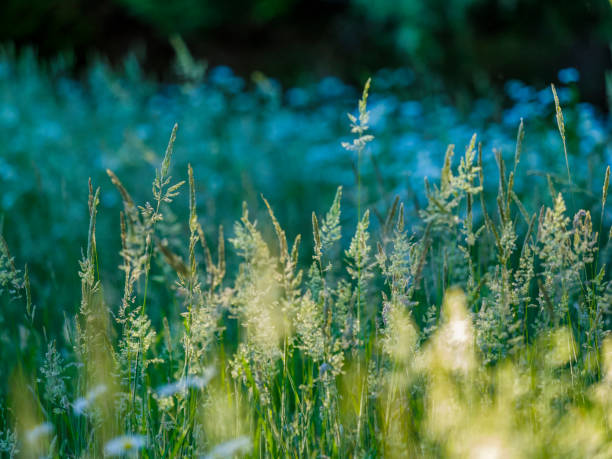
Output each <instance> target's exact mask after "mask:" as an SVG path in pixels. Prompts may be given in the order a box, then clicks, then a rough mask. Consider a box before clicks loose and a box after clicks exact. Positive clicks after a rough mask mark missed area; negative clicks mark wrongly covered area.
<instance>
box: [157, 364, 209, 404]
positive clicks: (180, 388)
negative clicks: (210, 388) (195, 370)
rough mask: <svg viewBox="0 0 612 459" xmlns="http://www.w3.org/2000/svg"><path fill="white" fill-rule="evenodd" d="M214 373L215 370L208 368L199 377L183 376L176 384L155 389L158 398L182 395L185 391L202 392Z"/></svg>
mask: <svg viewBox="0 0 612 459" xmlns="http://www.w3.org/2000/svg"><path fill="white" fill-rule="evenodd" d="M215 373H216V370H215V369H214V368H213V367H208V368H207V369H206V370H205V371H204V373H202V375H201V376H196V375H189V376H185V377H184V378H181V379H179V380H178V381H176V382H173V383H170V384H166V385H164V386H161V387H159V388H158V389H157V395H158V396H159V397H170V396H172V395H174V394H177V393H181V394H184V393H186V392H187V389H199V390H202V389H203V388H204V387H206V385H208V383H209V382H210V380H211V379H212V378H213V377H214V376H215Z"/></svg>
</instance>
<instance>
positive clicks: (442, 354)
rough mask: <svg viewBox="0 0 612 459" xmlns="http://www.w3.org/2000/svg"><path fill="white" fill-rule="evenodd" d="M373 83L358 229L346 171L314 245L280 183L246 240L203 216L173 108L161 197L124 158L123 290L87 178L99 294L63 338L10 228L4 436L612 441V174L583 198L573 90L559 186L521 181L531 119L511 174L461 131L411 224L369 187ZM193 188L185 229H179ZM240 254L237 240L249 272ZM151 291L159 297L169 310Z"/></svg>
mask: <svg viewBox="0 0 612 459" xmlns="http://www.w3.org/2000/svg"><path fill="white" fill-rule="evenodd" d="M368 89H369V83H368V85H366V88H365V90H364V91H363V94H362V97H361V100H360V101H359V105H358V111H357V112H356V113H355V114H354V115H353V114H351V115H349V118H350V122H351V132H352V135H353V138H352V140H349V141H347V142H344V143H343V146H344V148H345V150H346V151H347V153H348V154H350V155H352V156H353V157H354V159H355V164H356V172H357V178H358V182H357V186H356V189H355V190H353V191H352V192H353V193H354V195H355V196H356V198H357V199H356V202H357V205H356V211H355V212H354V215H353V216H351V218H350V219H351V220H352V224H351V225H349V226H351V227H352V228H354V231H352V233H353V234H352V236H351V237H349V238H348V240H346V241H345V242H346V244H344V243H343V234H346V230H344V231H343V229H342V226H343V225H345V223H346V222H347V219H346V218H344V217H343V212H342V209H343V205H342V202H343V191H344V189H343V188H342V187H339V188H338V189H337V191H336V194H335V197H334V199H333V202H332V203H331V206H330V208H329V210H328V211H327V212H325V213H317V212H314V213H312V215H311V216H309V217H310V218H311V221H312V235H309V236H308V239H311V241H312V242H311V247H312V250H310V249H309V250H308V253H307V254H306V255H304V251H300V248H299V247H300V242H301V236H300V235H299V234H298V235H294V234H288V233H287V232H286V231H285V230H284V229H283V222H282V220H281V219H279V218H277V216H276V215H275V213H274V211H273V207H274V202H273V201H270V202H269V201H268V200H267V199H266V198H265V197H263V196H262V197H261V201H262V203H263V206H264V207H265V209H266V210H267V214H268V215H267V221H266V222H261V223H259V222H257V221H256V220H255V219H253V218H252V216H251V214H250V213H249V208H248V205H247V204H244V205H243V210H242V216H241V218H240V220H239V221H238V222H236V223H235V226H234V230H233V236H232V237H231V238H229V240H226V238H225V236H224V230H223V228H222V227H220V228H219V229H218V230H216V231H215V233H216V234H211V231H208V230H205V229H204V226H203V223H202V222H203V221H204V220H205V218H201V217H200V215H199V214H198V206H197V203H198V190H197V188H198V186H197V183H198V182H197V175H196V174H195V172H194V169H193V168H192V167H191V165H188V167H187V171H186V172H187V173H186V180H185V181H181V180H178V181H177V180H174V179H173V178H172V177H171V169H172V160H173V147H174V142H175V138H176V136H177V127H176V126H175V128H174V129H173V131H172V134H171V138H170V142H169V144H168V147H167V149H166V152H165V155H164V157H163V160H162V162H161V165H160V166H159V168H158V169H157V170H156V173H155V179H154V181H153V187H152V192H153V196H152V199H150V198H149V201H146V200H145V201H144V203H142V204H138V201H137V200H136V199H134V198H133V197H132V194H131V190H129V189H128V186H125V185H124V184H123V182H122V177H121V176H120V175H119V174H115V173H114V172H113V171H111V170H110V169H108V170H107V174H108V176H109V177H110V180H111V182H112V183H113V184H114V186H115V187H116V189H117V193H118V195H117V196H119V197H120V199H121V201H122V210H121V212H120V218H119V225H118V226H119V231H118V232H119V235H120V241H121V250H120V257H121V265H120V266H119V269H120V272H121V275H122V277H123V281H122V282H121V284H120V285H115V286H114V290H115V291H119V292H120V294H119V295H111V296H110V297H109V296H108V294H107V292H106V287H105V286H106V285H108V284H107V283H106V281H105V280H104V279H103V278H102V273H103V271H101V270H100V268H99V260H100V255H101V253H102V252H103V251H104V250H105V249H106V247H105V246H104V245H102V244H99V243H98V238H97V236H98V234H99V231H98V228H97V222H98V221H99V209H100V196H101V191H100V188H96V187H95V186H94V185H93V184H92V183H91V181H90V184H89V198H88V215H89V226H88V229H87V228H82V230H83V231H84V233H85V234H86V235H87V239H86V241H87V242H86V245H85V246H84V247H83V250H82V256H81V260H80V265H79V266H80V269H79V273H78V274H79V278H80V284H81V294H80V298H81V301H80V307H79V308H78V311H74V313H73V312H72V311H66V312H65V320H64V324H63V333H62V334H60V335H51V334H50V333H48V330H46V329H45V328H44V327H39V326H37V321H36V319H35V318H36V305H35V304H34V303H33V301H32V293H31V287H30V282H29V275H28V270H27V268H24V269H23V270H20V269H19V268H18V267H17V265H16V263H15V261H14V258H13V257H12V256H11V254H10V252H9V247H8V245H7V244H6V243H5V241H4V240H3V239H2V240H0V254H1V255H0V273H1V274H0V287H1V289H2V295H3V299H6V301H7V302H8V301H9V299H10V301H11V302H12V303H11V305H13V306H12V307H13V308H14V307H15V305H20V306H22V307H23V309H22V310H23V314H22V316H23V317H22V319H21V320H20V322H19V325H18V326H17V327H14V328H13V329H12V330H11V331H9V332H8V333H6V334H5V335H4V336H5V343H6V345H4V343H3V347H2V351H1V353H2V355H1V356H0V357H1V358H2V362H3V364H5V363H6V362H9V361H13V362H16V363H15V364H11V365H10V367H11V374H10V377H9V383H8V391H6V403H5V404H3V406H4V407H3V408H2V410H3V411H2V417H1V422H2V424H1V425H0V429H2V434H1V435H0V450H1V451H2V452H3V453H4V454H6V455H7V456H9V457H13V456H16V455H18V454H22V455H24V457H30V456H37V457H38V456H49V457H101V456H103V455H107V456H122V455H123V456H139V457H233V456H235V455H246V456H253V457H260V456H268V457H351V456H358V457H363V456H368V457H374V456H384V457H415V456H418V457H549V456H554V457H601V458H604V457H610V455H612V418H611V416H610V414H611V413H612V341H611V338H610V336H609V330H610V326H611V324H610V310H609V307H610V304H611V302H612V284H611V283H610V280H609V275H608V273H607V271H606V264H605V263H606V261H607V259H608V258H609V239H610V237H609V235H608V234H607V232H606V231H605V230H606V229H607V226H606V225H603V223H602V222H604V220H605V206H606V201H607V195H608V184H609V168H608V169H604V170H601V182H600V183H601V185H600V186H602V187H603V189H602V192H601V194H600V195H599V196H598V197H597V201H598V207H597V209H598V212H596V213H594V214H593V215H592V214H591V210H593V209H588V208H587V209H580V210H577V211H575V212H572V213H571V214H570V213H568V208H570V209H571V208H573V207H574V206H575V202H576V201H578V202H580V200H581V199H582V198H581V197H580V195H579V191H578V190H577V187H576V186H575V181H576V179H575V178H574V175H573V174H572V170H571V167H570V159H569V157H568V155H567V150H566V132H567V131H566V126H565V121H564V118H563V112H562V110H561V106H560V103H559V100H558V98H557V97H556V93H555V97H554V101H555V110H556V116H557V122H558V126H557V127H558V129H559V133H560V134H561V139H562V149H561V150H560V153H559V155H558V161H559V162H560V163H561V164H562V165H563V166H564V167H565V168H566V169H567V181H566V182H565V183H563V182H562V181H560V180H558V181H555V180H552V179H551V180H549V191H550V196H548V197H546V198H545V199H542V202H539V203H536V202H534V201H535V200H534V199H533V197H532V199H529V200H522V199H521V198H520V197H519V195H518V194H517V193H516V191H515V183H518V179H517V177H518V176H519V175H520V174H521V173H523V172H522V171H521V169H522V167H521V166H523V164H524V162H525V158H524V157H523V156H522V151H523V137H524V125H523V123H522V122H521V123H520V125H519V131H518V136H517V140H516V145H515V154H514V158H513V161H512V164H510V165H506V163H505V161H504V158H503V156H502V154H501V153H497V154H496V155H495V161H496V163H497V168H498V174H497V177H496V179H495V180H493V179H491V178H490V176H487V178H486V179H485V174H484V173H483V168H484V165H483V148H482V144H481V143H480V142H478V139H477V136H476V135H473V136H472V137H471V139H470V140H469V143H468V144H467V146H466V148H465V152H464V154H463V155H461V159H460V160H459V163H458V165H456V163H454V162H453V156H454V152H455V148H454V146H453V145H450V146H449V147H448V149H447V150H446V155H445V158H444V161H443V164H442V168H441V172H440V174H439V177H440V179H439V180H436V183H429V181H427V180H426V183H425V192H424V196H425V205H424V206H420V207H419V208H418V209H414V210H412V211H411V213H410V215H415V217H411V218H410V220H413V221H408V215H409V210H408V207H407V206H406V207H405V205H404V204H403V203H401V202H400V199H395V201H391V202H390V203H389V205H388V210H387V211H386V212H385V213H384V214H383V215H381V218H380V219H379V221H380V222H379V223H378V224H373V221H374V220H373V219H372V217H371V215H372V213H373V212H374V210H373V208H370V207H369V206H368V201H367V200H366V198H362V187H363V186H364V185H362V182H361V167H362V162H363V160H364V158H365V157H366V154H367V148H368V146H369V145H371V144H372V143H373V141H374V137H373V136H372V135H371V129H370V121H371V118H370V113H369V112H368V105H367V102H368ZM553 93H554V88H553ZM564 152H565V155H564ZM106 183H108V182H106ZM559 184H561V185H562V186H563V187H564V188H565V190H566V193H565V195H564V194H563V193H561V192H559V191H560V190H558V189H557V188H558V186H559ZM101 186H102V187H104V188H107V185H106V184H105V185H101ZM524 186H525V185H524ZM183 189H186V192H185V194H186V197H185V198H184V201H185V202H186V203H187V206H188V220H187V224H186V225H185V226H179V227H178V229H177V228H174V229H169V228H168V227H169V226H171V225H172V224H173V222H174V221H173V219H172V213H171V211H170V208H171V207H170V206H171V205H173V204H174V202H175V201H178V200H179V199H181V197H182V195H181V194H179V193H180V192H181V191H182V190H183ZM491 195H493V196H494V198H493V199H490V198H489V197H490V196H491ZM353 217H354V218H353ZM345 226H346V225H345ZM208 227H210V224H209V225H208ZM181 233H182V234H181ZM268 234H273V235H274V237H275V239H274V242H269V238H268V237H267V235H268ZM179 235H180V236H182V237H181V238H179V237H178V236H179ZM212 241H218V242H216V243H213V242H212ZM227 243H229V246H228V247H227V248H226V244H227ZM213 249H216V250H213ZM226 253H228V254H229V253H232V254H233V256H235V257H237V259H238V261H237V263H236V264H237V268H236V269H235V270H231V269H228V268H227V264H226V258H227V257H226ZM300 257H301V258H302V259H301V260H300ZM153 285H156V288H155V289H153ZM153 291H154V292H156V295H157V294H159V295H161V298H162V300H159V299H158V302H157V303H156V304H157V306H156V311H152V310H151V306H150V305H151V302H152V300H153V299H152V298H151V296H152V293H151V292H153ZM153 313H155V315H154V314H153ZM40 349H44V351H40ZM7 366H8V365H7Z"/></svg>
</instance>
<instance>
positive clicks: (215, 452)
mask: <svg viewBox="0 0 612 459" xmlns="http://www.w3.org/2000/svg"><path fill="white" fill-rule="evenodd" d="M252 447H253V446H252V444H251V439H250V438H249V437H246V436H243V437H238V438H235V439H233V440H229V441H226V442H225V443H221V444H219V445H217V446H215V447H214V448H213V449H212V450H211V451H210V453H208V454H207V455H206V456H204V459H216V458H221V457H234V456H235V455H236V454H240V453H242V454H246V453H248V452H249V451H251V448H252Z"/></svg>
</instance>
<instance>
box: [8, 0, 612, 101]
mask: <svg viewBox="0 0 612 459" xmlns="http://www.w3.org/2000/svg"><path fill="white" fill-rule="evenodd" d="M174 35H180V36H181V37H182V38H183V40H184V41H185V43H186V44H187V46H188V47H189V50H190V51H191V53H192V54H193V55H194V56H195V57H197V58H202V59H206V61H207V62H208V63H209V64H210V65H212V66H216V65H227V66H229V67H231V68H232V69H234V70H235V71H236V72H237V73H238V74H239V75H242V76H248V75H250V74H251V73H252V72H253V71H255V70H258V71H262V72H263V73H265V74H267V75H272V76H274V77H276V78H278V79H279V80H280V81H281V82H282V83H283V84H304V83H305V82H309V81H313V80H316V79H318V78H321V77H323V76H328V75H335V76H338V77H340V78H341V79H342V80H344V81H346V82H350V83H359V84H361V83H362V81H363V79H364V75H371V74H372V73H373V72H374V71H375V70H378V69H380V68H382V67H399V66H406V65H409V66H410V67H411V68H413V69H415V70H416V71H417V73H419V75H421V76H423V75H427V76H429V75H430V74H432V73H433V74H434V75H436V76H437V77H439V78H440V79H441V80H442V82H443V83H444V84H445V87H446V88H449V89H453V88H468V89H471V90H483V89H484V88H486V87H487V86H488V85H495V86H500V85H502V84H503V83H505V82H506V81H507V80H509V79H513V78H517V79H520V80H522V81H524V82H526V83H530V84H546V83H548V82H550V81H553V80H554V79H555V77H556V72H557V70H558V69H560V68H564V67H574V68H576V69H578V71H579V72H580V74H581V75H582V78H581V80H580V89H581V94H582V96H583V99H584V100H585V101H590V102H593V103H596V104H598V105H600V106H604V101H605V86H604V77H603V74H604V70H605V69H607V68H608V69H609V68H610V62H611V60H610V51H609V43H610V41H611V39H612V14H611V13H610V2H609V0H578V1H575V0H308V1H307V0H227V1H223V2H219V1H214V0H175V1H172V2H168V1H164V0H101V1H97V2H91V1H88V0H31V1H28V2H24V1H22V0H4V1H3V2H2V5H1V6H0V41H2V42H12V43H15V44H16V45H17V47H18V48H19V49H23V48H24V47H30V46H34V47H35V49H36V50H37V52H38V55H39V56H40V57H41V58H53V57H55V56H56V55H57V54H58V53H66V52H67V53H70V54H71V55H72V56H73V57H74V60H75V62H74V64H75V68H76V69H83V68H84V67H85V66H86V65H87V64H88V62H90V61H91V59H92V57H93V56H103V57H104V58H106V59H108V60H109V61H110V62H112V63H118V62H121V60H122V59H123V58H124V57H125V55H126V54H127V53H128V52H130V51H134V52H136V53H137V54H138V55H139V57H140V59H141V62H142V64H143V68H144V70H145V71H146V72H147V74H149V75H152V76H155V77H156V78H159V79H161V80H171V79H172V78H173V74H172V71H171V69H172V65H171V64H172V62H173V59H174V56H175V52H174V49H173V47H172V45H171V41H170V37H172V36H174ZM427 80H428V78H427Z"/></svg>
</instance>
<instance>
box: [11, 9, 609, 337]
mask: <svg viewBox="0 0 612 459" xmlns="http://www.w3.org/2000/svg"><path fill="white" fill-rule="evenodd" d="M610 43H612V6H611V4H610V2H609V0H589V1H575V0H445V1H442V0H309V1H306V0H248V1H247V0H225V1H222V2H219V1H214V0H175V1H171V2H168V1H164V0H100V1H96V2H92V1H89V0H31V1H28V2H25V1H22V0H3V1H2V2H0V50H1V51H0V231H1V233H2V234H3V236H4V238H5V239H6V240H7V243H8V246H9V248H10V249H11V255H12V256H13V257H14V258H15V262H16V263H17V265H18V266H23V265H24V264H28V267H29V271H30V276H31V279H32V284H33V292H34V298H33V299H34V302H35V304H36V305H37V307H38V309H37V311H38V313H37V314H38V315H37V319H36V320H38V321H40V324H46V325H47V326H48V327H49V329H52V328H53V326H49V324H56V325H57V326H56V327H55V328H56V329H57V330H59V329H60V328H61V327H60V325H61V323H62V321H63V320H64V316H65V314H73V313H74V312H75V311H76V309H77V308H78V302H79V293H80V292H79V288H78V285H79V280H78V274H77V273H78V259H79V257H80V254H81V250H82V248H83V247H84V245H85V244H86V235H87V224H88V223H87V222H88V218H89V217H88V211H87V181H88V178H89V177H91V178H92V180H93V183H94V185H95V186H100V187H101V208H100V215H99V217H98V218H99V220H98V246H99V255H100V260H99V262H100V266H99V269H100V270H101V272H102V273H103V274H104V275H103V276H102V278H103V279H104V282H105V283H106V284H105V295H106V296H107V298H108V301H109V303H110V304H112V303H113V301H114V300H117V299H118V298H119V296H120V293H121V292H120V291H118V287H117V286H119V285H121V283H120V278H121V272H120V271H118V270H117V269H116V268H117V266H118V265H119V264H120V258H119V249H120V242H119V210H120V209H121V202H120V197H119V195H118V193H117V192H116V190H115V189H114V188H113V187H112V185H111V183H110V181H109V180H108V177H107V176H106V172H105V171H106V169H107V168H110V169H112V170H113V171H115V173H116V174H117V175H118V176H119V177H120V178H121V179H122V180H123V182H124V184H125V186H126V187H127V188H128V190H129V191H130V193H132V194H133V195H134V196H135V198H136V199H137V200H138V202H141V203H144V202H145V201H147V200H151V199H152V196H151V194H150V190H151V182H152V180H153V177H154V168H155V167H158V165H159V162H160V161H161V157H162V155H163V152H164V149H165V146H166V143H167V140H168V137H169V134H170V131H171V129H172V126H173V125H174V123H175V122H178V124H179V131H178V138H177V142H176V154H175V158H174V166H173V175H174V176H175V178H176V179H177V180H178V179H185V178H186V172H187V163H191V164H192V165H193V167H194V170H195V176H196V182H197V188H198V195H197V199H198V206H199V209H200V215H201V217H202V219H203V225H204V227H205V230H206V232H207V235H208V236H209V237H210V240H211V244H213V245H214V243H213V242H212V241H214V240H215V239H216V233H217V227H218V225H219V224H223V225H224V227H225V229H226V235H227V236H231V234H232V225H233V222H234V221H235V220H236V219H237V218H238V217H239V216H240V209H241V205H242V202H243V201H246V202H247V203H248V205H249V206H250V208H251V209H252V213H254V214H255V215H259V216H262V217H263V216H264V215H265V212H264V210H265V209H264V207H263V203H262V201H261V199H260V194H261V193H263V194H264V195H265V196H266V197H267V198H268V200H269V201H270V203H271V204H272V205H273V207H274V208H275V211H276V214H277V216H278V218H279V220H280V222H281V224H282V225H283V226H284V227H285V228H286V229H287V233H288V236H289V237H290V238H291V239H293V237H294V236H295V235H296V234H297V233H301V234H302V235H303V236H304V241H305V243H304V244H303V251H304V253H308V250H309V247H310V245H311V243H310V242H309V240H310V237H308V235H309V234H311V228H310V225H311V211H313V210H316V211H317V212H323V211H324V210H325V209H327V208H328V207H329V203H330V202H331V199H332V198H333V194H334V192H335V190H336V187H337V186H338V185H343V186H344V187H345V203H344V214H343V218H344V219H346V221H347V222H349V224H348V225H347V227H348V228H352V227H354V222H355V219H356V215H355V214H356V202H357V198H356V192H355V190H356V173H355V169H356V160H355V158H354V157H353V156H352V155H351V153H350V152H347V151H345V150H343V149H342V148H341V146H340V144H341V141H343V140H347V139H348V138H349V136H350V133H349V123H348V120H347V118H346V113H347V112H349V111H351V112H354V110H355V109H356V101H357V99H358V98H359V95H360V88H361V87H362V85H363V84H364V82H365V80H366V79H367V78H368V77H372V80H373V82H372V90H371V97H370V101H369V108H370V110H371V123H370V124H371V132H372V134H373V135H375V137H376V140H375V141H374V142H373V143H371V147H369V149H368V150H367V152H366V156H365V157H364V159H363V161H362V164H360V171H359V173H360V175H361V177H362V184H363V193H362V203H363V205H364V206H368V207H370V208H371V209H372V212H373V214H374V215H376V216H379V217H380V218H383V217H382V216H383V215H384V214H385V212H386V210H387V209H388V206H389V205H390V204H391V202H392V201H393V198H394V196H395V195H398V196H400V198H401V199H402V200H403V201H405V202H406V203H407V208H408V209H409V211H408V212H409V215H410V212H412V215H414V213H415V212H417V211H418V209H419V207H420V206H421V205H422V204H423V202H424V199H423V192H422V189H423V178H424V177H426V176H427V177H429V178H430V179H431V180H433V181H435V179H436V178H437V177H438V176H439V168H440V167H441V165H442V160H443V155H444V151H445V149H446V145H447V144H448V143H454V144H456V145H457V146H458V151H461V150H462V149H463V146H464V145H466V144H467V143H468V141H469V139H470V138H471V136H472V134H473V133H474V132H476V133H478V136H479V137H478V138H479V140H481V141H482V142H483V158H484V163H485V169H486V176H490V177H495V174H496V172H495V161H494V155H493V149H494V148H497V149H500V150H501V151H502V154H503V155H504V156H505V157H507V158H511V157H512V155H513V154H514V144H515V140H516V129H517V127H518V124H519V122H520V119H521V118H523V119H524V120H525V131H526V136H525V152H524V155H523V158H522V159H521V167H522V171H521V174H520V177H517V179H516V184H515V189H516V190H517V192H518V193H520V195H521V197H523V199H524V201H525V202H526V205H527V206H529V205H530V202H531V201H533V202H548V201H546V200H547V199H548V200H549V199H550V198H549V197H548V190H549V184H550V183H552V184H553V185H554V186H556V187H557V188H559V189H561V190H563V189H564V187H565V188H566V187H567V185H568V184H567V182H564V180H565V178H566V172H565V164H564V161H563V150H562V145H561V139H560V137H559V134H558V131H557V126H556V123H555V121H554V104H553V99H552V95H551V92H550V87H549V85H550V83H555V84H557V86H558V90H559V97H560V99H561V103H562V105H563V108H564V115H565V118H566V124H567V138H568V145H569V156H570V163H571V168H572V171H573V173H574V174H575V180H576V183H575V186H576V190H574V191H575V196H576V197H575V199H574V201H573V203H572V204H573V205H574V206H575V207H578V206H585V207H586V206H588V207H587V208H591V209H594V208H597V205H598V204H597V203H598V202H599V201H598V199H599V193H600V190H601V180H602V177H603V174H604V171H605V166H606V165H607V164H609V163H610V162H611V160H612V143H611V124H610V116H609V109H610V100H611V99H610V97H611V96H610V87H611V86H612V83H611V82H610V81H612V80H610V76H609V72H610V69H611V68H612V64H611V62H612V61H611V53H610ZM547 178H548V179H547ZM491 180H495V179H493V178H492V179H491ZM491 203H492V204H493V205H494V197H492V201H491ZM528 210H529V211H530V212H535V211H536V210H537V209H535V208H529V209H528ZM571 210H574V209H571ZM164 214H165V215H166V221H165V222H164V223H163V225H162V227H161V231H162V233H163V234H162V235H163V236H164V237H165V238H167V239H168V241H169V243H170V245H171V246H172V244H173V241H174V240H175V239H176V240H178V239H179V238H183V237H184V236H185V234H187V229H186V222H187V220H186V218H185V217H186V215H187V198H186V197H185V196H182V197H181V198H179V199H177V200H176V202H175V203H173V206H172V208H171V210H170V209H168V210H166V211H165V212H164ZM267 224H268V223H267V221H266V223H264V229H265V231H267V232H268V234H272V232H271V231H272V230H271V227H270V226H269V225H268V226H266V225H267ZM606 224H609V222H607V223H606ZM374 227H376V223H374ZM176 250H177V251H180V250H182V249H181V248H180V246H179V244H178V243H177V244H176ZM304 258H305V259H306V263H308V262H309V256H305V257H304ZM230 264H231V260H230ZM160 269H161V268H160ZM160 283H163V279H162V278H161V276H160ZM153 298H154V299H153V300H152V301H153V302H157V303H159V304H162V303H163V302H164V301H165V296H164V295H163V294H161V293H160V294H159V295H157V296H153ZM11 308H12V306H10V305H9V307H7V308H6V313H5V314H4V315H0V318H2V320H3V321H5V322H7V323H9V322H10V321H11V320H13V319H15V318H16V317H19V316H20V314H21V311H19V310H17V308H14V310H13V309H11ZM160 310H161V309H159V308H156V307H154V305H153V306H151V309H150V311H151V312H150V314H151V315H152V316H153V319H154V320H158V319H159V317H157V318H156V317H155V314H156V311H160ZM5 338H6V339H5V341H6V342H8V340H9V338H8V335H6V336H5ZM7 349H8V348H7Z"/></svg>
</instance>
